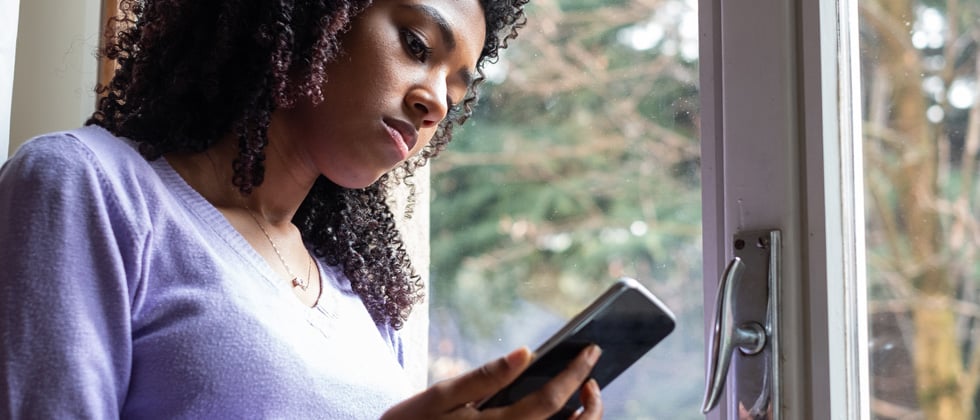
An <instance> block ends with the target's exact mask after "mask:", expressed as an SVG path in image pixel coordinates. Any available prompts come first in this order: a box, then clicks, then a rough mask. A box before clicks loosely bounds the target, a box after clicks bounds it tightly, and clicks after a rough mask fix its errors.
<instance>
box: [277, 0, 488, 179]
mask: <svg viewBox="0 0 980 420" xmlns="http://www.w3.org/2000/svg"><path fill="white" fill-rule="evenodd" d="M484 31H485V22H484V16H483V10H482V8H481V6H480V3H479V1H478V0H377V1H375V2H374V3H373V4H372V5H371V6H370V7H369V8H368V9H366V10H365V11H364V12H363V13H361V14H360V15H359V16H358V17H356V18H355V19H354V21H353V22H352V24H351V29H350V31H349V32H347V33H346V34H345V35H344V36H343V37H342V38H341V46H342V49H343V53H342V54H341V55H340V56H339V57H338V58H337V59H336V60H335V61H333V62H331V63H330V64H329V65H328V66H327V68H326V74H327V82H326V85H325V86H324V90H323V92H324V101H323V102H322V103H320V104H318V105H316V106H313V105H310V104H305V105H297V106H296V107H295V108H293V109H288V110H282V112H281V113H282V114H283V115H282V117H283V119H284V122H285V123H286V124H284V127H279V128H281V130H276V131H275V132H270V137H271V138H270V140H272V141H276V138H275V137H276V135H278V134H282V135H285V136H288V137H289V139H288V140H289V143H290V144H291V148H293V149H294V151H295V152H297V153H299V154H301V155H305V156H306V158H307V159H308V161H309V163H310V164H311V166H312V167H313V168H314V169H315V170H316V171H318V172H319V173H321V174H323V175H325V176H326V177H327V178H329V179H330V180H331V181H333V182H334V183H336V184H338V185H341V186H344V187H348V188H362V187H366V186H368V185H371V184H372V183H374V182H375V181H376V180H377V179H378V178H379V177H381V176H382V175H383V174H384V173H386V172H387V171H389V170H391V169H392V168H394V167H396V166H398V165H399V164H400V163H401V162H403V161H405V160H406V159H407V158H408V157H409V156H411V155H413V154H414V153H416V152H418V151H419V150H420V149H422V148H423V147H424V146H425V145H426V144H427V143H428V142H429V140H431V139H432V137H433V135H434V134H435V132H436V129H437V128H438V125H439V122H440V121H442V120H443V119H444V118H445V117H446V116H447V114H448V113H449V112H450V109H451V107H452V106H453V105H454V104H458V103H459V102H460V101H462V100H463V97H464V96H465V94H466V92H467V89H468V87H469V85H470V82H471V80H472V77H473V75H474V73H475V67H476V62H477V60H478V59H479V57H480V52H481V50H482V48H483V41H484V35H485V33H484Z"/></svg>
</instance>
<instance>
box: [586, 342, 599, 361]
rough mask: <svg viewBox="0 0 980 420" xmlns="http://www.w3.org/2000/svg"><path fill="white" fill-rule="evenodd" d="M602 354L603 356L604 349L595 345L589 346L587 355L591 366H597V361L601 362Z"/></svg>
mask: <svg viewBox="0 0 980 420" xmlns="http://www.w3.org/2000/svg"><path fill="white" fill-rule="evenodd" d="M600 354H602V349H601V348H599V346H598V345H597V344H593V345H591V346H589V353H588V354H587V355H586V358H587V360H588V361H589V363H590V364H595V362H596V360H599V355H600Z"/></svg>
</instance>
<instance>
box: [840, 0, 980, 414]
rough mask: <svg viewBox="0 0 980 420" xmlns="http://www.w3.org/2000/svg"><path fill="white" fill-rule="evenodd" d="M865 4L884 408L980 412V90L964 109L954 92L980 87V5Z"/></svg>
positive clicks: (879, 407)
mask: <svg viewBox="0 0 980 420" xmlns="http://www.w3.org/2000/svg"><path fill="white" fill-rule="evenodd" d="M859 4H860V12H861V18H862V23H863V25H862V38H861V41H862V43H861V44H862V47H861V50H862V51H861V52H862V56H863V59H862V66H863V68H864V69H863V73H864V80H865V82H864V84H865V104H864V108H865V110H866V111H865V118H864V124H865V151H866V157H865V160H866V162H865V168H866V169H867V171H868V174H867V176H866V180H867V182H866V185H867V191H868V203H869V209H868V210H869V213H868V233H867V238H868V247H869V248H868V256H869V258H868V259H869V264H870V267H869V276H870V280H871V287H872V289H871V293H870V296H871V298H872V309H873V311H874V316H873V318H872V319H873V321H874V322H873V323H872V326H871V329H872V334H873V335H874V336H875V337H876V338H877V339H878V341H877V342H876V344H878V346H877V347H873V348H872V355H873V357H872V361H873V362H877V363H879V365H880V366H878V368H877V370H878V371H881V372H882V373H883V375H882V376H880V377H879V379H878V380H877V381H876V383H875V392H876V394H879V396H878V398H877V400H876V401H875V404H874V405H873V409H874V411H875V413H876V414H877V415H878V416H881V417H887V418H898V417H902V416H905V415H907V414H909V413H914V412H915V411H916V410H921V413H922V414H923V415H924V417H925V418H928V419H969V418H973V417H974V415H975V414H974V413H975V411H974V406H975V405H976V395H977V385H978V379H980V340H978V339H980V330H978V329H976V328H975V326H976V324H977V321H978V319H977V317H978V315H980V311H978V309H980V305H977V303H976V296H977V288H978V282H977V279H978V274H980V266H978V265H977V261H976V260H977V258H976V257H977V249H978V246H980V229H978V228H980V224H978V221H980V213H978V208H977V191H976V183H975V179H976V178H977V176H978V174H977V171H976V163H977V151H978V146H980V132H978V129H977V125H978V123H980V116H978V115H977V114H978V111H977V110H978V107H977V105H976V104H975V102H976V101H975V100H974V101H973V102H974V104H973V105H972V107H970V108H969V109H959V108H957V106H956V105H957V104H954V103H951V101H950V100H949V98H950V97H951V96H950V95H953V94H959V93H955V92H953V90H954V89H962V88H963V87H959V88H958V87H957V84H958V83H961V82H963V81H972V84H973V90H972V92H970V94H971V95H973V97H974V98H975V97H976V78H977V74H978V73H977V68H978V64H977V54H976V46H977V41H978V39H980V28H978V27H977V16H978V11H980V4H978V3H977V2H975V1H973V2H966V3H965V4H960V2H959V1H958V0H949V1H916V0H865V1H863V2H861V3H859ZM943 23H944V25H943ZM910 29H911V30H910ZM927 38H931V39H927ZM887 344H890V345H887ZM889 353H891V354H889ZM888 358H892V359H893V361H894V362H897V363H895V366H898V367H899V368H900V367H901V362H900V361H901V360H903V359H911V361H912V363H911V366H912V369H911V370H909V371H907V372H906V374H905V375H897V376H896V375H892V378H891V379H889V377H888V376H889V375H887V373H885V371H886V370H888V369H889V368H892V366H885V363H887V362H886V359H888ZM901 382H913V383H914V384H915V387H914V394H913V393H912V392H910V391H912V390H911V389H908V390H906V392H905V395H902V392H889V391H888V390H889V389H895V388H896V385H898V383H901ZM898 388H899V389H900V388H901V387H900V386H899V387H898ZM882 394H887V395H882Z"/></svg>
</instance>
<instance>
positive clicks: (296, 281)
mask: <svg viewBox="0 0 980 420" xmlns="http://www.w3.org/2000/svg"><path fill="white" fill-rule="evenodd" d="M245 210H246V211H248V215H249V216H252V220H253V221H255V225H256V226H258V227H259V230H261V231H262V234H263V235H265V239H268V240H269V244H270V245H272V250H274V251H276V256H277V257H279V262H280V263H282V266H283V268H285V269H286V274H288V275H289V277H291V278H292V280H291V282H292V284H293V287H299V288H300V289H303V291H304V292H305V291H306V289H307V288H308V287H310V281H309V278H310V267H312V266H313V257H310V254H306V257H307V258H308V259H307V260H306V278H302V277H300V276H297V275H295V274H293V270H290V269H289V264H286V259H285V258H283V257H282V252H280V251H279V246H278V245H276V242H275V241H273V240H272V236H270V235H269V232H267V231H266V230H265V227H263V226H262V223H261V222H259V218H258V216H256V215H255V212H253V211H252V209H250V208H249V207H248V205H245Z"/></svg>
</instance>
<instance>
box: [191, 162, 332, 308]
mask: <svg viewBox="0 0 980 420" xmlns="http://www.w3.org/2000/svg"><path fill="white" fill-rule="evenodd" d="M204 155H205V156H206V157H207V158H208V162H210V163H211V170H212V171H214V176H215V179H218V180H220V179H221V177H220V176H218V165H217V164H215V163H214V159H212V158H211V150H205V151H204ZM239 198H240V199H241V202H242V207H244V208H245V211H247V212H248V215H249V216H251V217H252V221H254V222H255V226H258V227H259V230H261V231H262V234H263V235H265V239H267V240H268V241H269V245H272V250H273V251H276V257H279V262H280V263H282V267H283V268H285V269H286V274H288V275H289V277H291V278H292V280H290V282H291V284H292V285H293V287H299V288H300V289H301V290H303V291H304V292H305V291H306V289H308V288H309V287H310V281H309V278H310V268H311V267H312V266H313V257H312V256H311V255H310V254H309V253H307V254H306V257H307V258H308V260H307V261H306V278H302V277H299V276H297V275H295V274H293V270H290V269H289V264H286V259H285V258H283V257H282V252H281V251H279V245H276V241H273V240H272V235H269V232H268V231H266V230H265V227H264V226H262V222H259V217H258V216H256V215H255V212H253V211H252V209H251V208H250V207H249V206H248V204H247V203H245V198H244V197H239ZM316 278H317V283H321V282H322V279H321V278H320V269H319V268H317V270H316ZM320 294H321V295H322V294H323V288H322V287H321V288H320ZM319 300H320V296H317V301H319Z"/></svg>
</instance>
